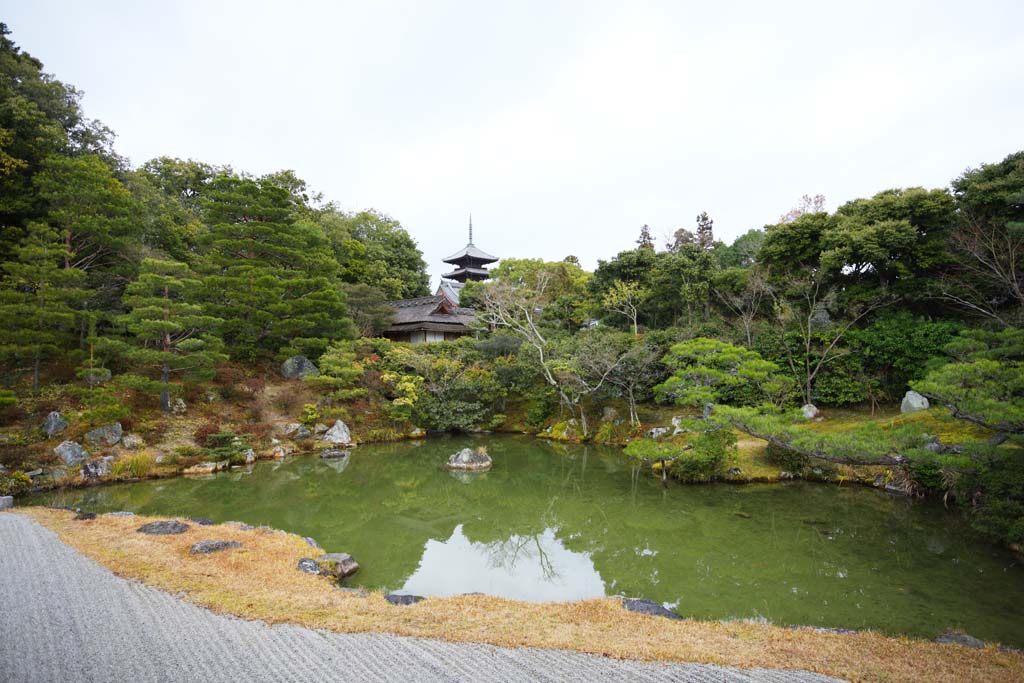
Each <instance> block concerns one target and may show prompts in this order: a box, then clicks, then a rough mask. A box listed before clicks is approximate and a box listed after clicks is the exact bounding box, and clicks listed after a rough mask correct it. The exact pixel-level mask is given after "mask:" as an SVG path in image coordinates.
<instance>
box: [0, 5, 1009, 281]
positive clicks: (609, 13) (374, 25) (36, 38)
mask: <svg viewBox="0 0 1024 683" xmlns="http://www.w3.org/2000/svg"><path fill="white" fill-rule="evenodd" d="M4 4H5V5H6V7H5V8H4V10H3V13H2V16H0V20H2V21H5V22H6V23H7V24H8V25H9V27H10V28H11V29H12V31H13V36H12V37H13V39H14V40H15V41H16V42H17V43H18V44H19V45H20V46H21V47H22V48H23V49H25V50H27V51H29V52H30V53H32V54H33V55H35V56H36V57H38V58H39V59H41V60H42V61H43V63H44V64H45V67H46V70H47V71H49V72H51V73H54V74H55V75H56V76H57V77H58V78H60V79H61V80H63V81H65V82H68V83H72V84H74V85H75V86H77V87H78V88H80V89H81V90H83V91H84V92H85V98H84V106H85V110H86V113H87V114H88V115H89V116H91V117H95V118H99V119H101V120H102V121H104V122H105V123H106V124H108V125H109V126H111V127H112V128H113V129H114V130H115V131H116V132H117V134H118V143H117V147H118V150H119V151H120V152H121V153H122V154H124V155H126V156H128V157H129V158H130V159H131V161H132V163H134V164H139V163H142V162H144V161H146V160H147V159H150V158H152V157H155V156H160V155H168V156H176V157H181V158H193V159H199V160H202V161H207V162H211V163H217V164H230V165H232V166H234V167H235V168H236V169H239V170H246V171H250V172H253V173H257V174H259V173H265V172H269V171H274V170H279V169H285V168H290V169H294V170H295V171H296V172H297V173H298V174H299V175H300V176H301V177H303V178H304V179H306V180H307V181H308V183H309V184H310V186H311V187H312V188H313V189H315V190H318V191H321V192H323V193H324V194H325V195H326V197H327V198H329V199H332V200H334V201H336V202H337V203H338V204H339V205H340V206H341V207H343V208H347V209H358V208H368V207H373V208H376V209H379V210H381V211H384V212H385V213H388V214H390V215H392V216H394V217H395V218H397V219H399V220H400V221H401V222H402V224H403V225H404V226H405V227H406V228H407V229H408V230H409V231H410V233H411V234H412V235H413V237H414V238H415V239H416V240H417V242H418V243H419V245H420V247H421V248H422V249H423V251H424V255H425V257H426V259H427V263H428V266H429V268H430V272H431V275H432V276H433V277H434V280H435V282H436V280H437V276H438V275H439V273H440V272H441V265H442V264H441V263H440V259H441V258H443V257H444V256H446V255H448V254H449V253H450V252H453V251H455V250H457V249H459V248H461V247H462V246H463V245H464V243H465V241H466V238H465V228H466V221H467V215H468V214H469V213H470V212H472V214H473V222H474V225H475V228H476V231H475V232H476V240H475V241H476V243H477V245H478V246H479V247H481V248H482V249H485V250H487V251H489V252H491V253H493V254H496V255H499V256H504V257H510V256H515V257H543V258H545V259H549V260H553V259H561V258H563V257H564V256H566V255H567V254H575V255H577V256H579V257H580V259H581V260H582V262H583V264H584V266H585V267H588V268H593V267H594V266H595V265H596V262H597V259H598V258H610V257H611V256H613V255H614V254H615V253H617V252H618V251H620V250H622V249H627V248H631V247H632V246H633V245H634V240H635V239H636V236H637V234H638V232H639V229H640V226H641V225H643V224H645V223H646V224H648V225H650V226H651V228H652V230H653V232H654V234H655V235H656V236H657V237H659V238H661V237H662V236H666V235H668V234H669V233H671V232H672V231H673V230H675V229H676V228H678V227H692V226H693V223H694V217H695V216H696V214H697V213H699V212H700V211H707V212H708V213H709V214H710V215H711V217H712V218H713V219H714V220H715V229H716V233H717V235H718V237H719V238H720V239H724V240H726V241H730V240H731V239H732V238H734V237H736V236H737V235H739V234H741V233H743V232H745V231H746V230H748V229H750V228H755V227H761V226H763V225H764V224H765V223H771V222H774V221H775V220H776V219H777V218H778V216H779V215H780V214H782V213H784V212H786V211H787V210H788V209H789V208H790V207H792V206H793V205H794V204H795V203H796V202H797V200H798V199H799V197H800V196H801V195H803V194H805V193H809V194H815V193H822V194H824V195H825V196H826V197H827V199H828V206H829V208H830V209H834V208H835V207H836V206H838V205H839V204H841V203H843V202H845V201H847V200H849V199H853V198H856V197H862V196H870V195H871V194H873V193H875V192H877V191H879V190H882V189H886V188H889V187H905V186H912V185H923V186H926V187H943V186H946V185H947V184H948V182H949V181H950V180H951V179H952V178H953V177H955V176H956V175H958V174H959V173H960V172H961V171H963V170H964V169H965V168H967V167H969V166H976V165H978V164H979V163H982V162H994V161H999V160H1001V159H1002V158H1004V157H1005V156H1006V155H1007V154H1009V153H1011V152H1014V151H1018V150H1021V149H1024V2H1021V1H1020V0H1006V1H1003V2H985V1H983V0H971V1H970V2H965V1H963V0H960V1H958V2H900V1H899V0H888V1H887V2H867V1H864V0H859V1H858V2H847V3H831V2H820V1H819V2H806V3H787V2H763V1H761V2H743V3H741V2H707V1H703V2H682V1H676V2H671V1H670V2H661V3H658V2H622V3H606V2H598V1H594V0H589V1H586V2H554V1H552V0H546V1H542V2H527V1H519V2H504V3H497V2H486V1H483V0H476V1H466V2H440V1H439V2H410V3H391V2H367V1H366V0H363V1H362V2H358V3H348V2H326V1H325V2H302V1H292V2H266V3H263V2H254V1H248V2H216V1H213V0H210V1H203V2H186V1H183V0H179V1H177V2H160V3H156V2H143V1H132V2H101V1H93V2H80V1H70V0H69V1H64V2H56V1H50V0H31V1H25V0H22V1H20V2H18V1H11V0H8V1H7V2H5V3H4ZM840 4H841V5H842V6H840ZM659 241H661V240H660V239H659Z"/></svg>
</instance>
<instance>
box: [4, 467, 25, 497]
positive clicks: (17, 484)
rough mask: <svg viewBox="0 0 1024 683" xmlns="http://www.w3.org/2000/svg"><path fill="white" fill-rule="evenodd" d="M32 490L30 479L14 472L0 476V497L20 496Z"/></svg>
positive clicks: (22, 473) (21, 473)
mask: <svg viewBox="0 0 1024 683" xmlns="http://www.w3.org/2000/svg"><path fill="white" fill-rule="evenodd" d="M30 488H32V478H31V477H29V476H28V475H27V474H25V473H24V472H19V471H17V470H15V471H14V472H10V473H8V474H0V496H20V495H21V494H23V493H25V492H27V491H28V490H29V489H30Z"/></svg>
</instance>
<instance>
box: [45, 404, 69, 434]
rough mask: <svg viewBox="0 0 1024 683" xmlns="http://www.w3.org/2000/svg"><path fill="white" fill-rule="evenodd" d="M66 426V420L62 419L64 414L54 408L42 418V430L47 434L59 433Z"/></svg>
mask: <svg viewBox="0 0 1024 683" xmlns="http://www.w3.org/2000/svg"><path fill="white" fill-rule="evenodd" d="M67 428H68V421H67V420H65V419H64V416H63V415H61V414H60V412H59V411H56V410H54V411H53V412H51V413H50V414H49V415H47V416H46V419H45V420H43V431H44V432H46V435H47V436H53V435H54V434H59V433H61V432H63V431H64V430H65V429H67Z"/></svg>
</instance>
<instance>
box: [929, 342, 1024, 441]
mask: <svg viewBox="0 0 1024 683" xmlns="http://www.w3.org/2000/svg"><path fill="white" fill-rule="evenodd" d="M946 350H947V352H948V353H949V354H950V355H951V356H953V357H954V358H956V359H958V360H955V361H954V362H951V363H947V364H946V365H943V366H942V367H940V368H938V369H936V370H933V371H932V372H929V373H928V375H927V376H926V377H925V378H924V379H923V380H920V381H917V382H913V383H912V386H913V387H914V389H915V390H917V391H919V392H920V393H922V394H924V395H925V396H927V397H929V398H930V399H931V400H932V401H935V402H937V403H940V404H942V405H945V406H947V407H948V408H949V409H950V411H951V413H952V414H953V416H954V417H959V418H963V419H966V420H969V421H971V422H974V423H975V424H978V425H981V426H984V427H987V428H989V429H992V430H994V431H996V432H1004V433H1008V434H1024V330H1021V329H1017V328H1008V329H1005V330H1001V331H998V332H986V331H983V330H970V331H966V332H964V333H962V334H961V336H960V337H959V338H957V339H955V340H954V341H952V342H950V343H949V344H948V345H947V347H946Z"/></svg>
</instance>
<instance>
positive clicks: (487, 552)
mask: <svg viewBox="0 0 1024 683" xmlns="http://www.w3.org/2000/svg"><path fill="white" fill-rule="evenodd" d="M398 592H400V593H411V594H415V595H435V596H447V595H459V594H461V593H486V594H488V595H497V596H500V597H504V598H515V599H518V600H531V601H535V602H543V601H548V600H580V599H582V598H593V597H600V596H603V595H604V594H605V590H604V580H603V579H601V575H600V574H599V573H598V572H597V569H596V568H595V567H594V562H593V560H592V559H591V558H590V554H589V553H580V552H574V551H572V550H569V549H568V548H566V547H565V545H563V544H562V541H560V540H559V539H558V538H556V537H555V530H554V529H550V528H549V529H545V530H544V532H543V533H541V534H539V535H531V536H518V535H514V536H510V537H509V538H508V539H506V540H503V541H495V542H492V543H475V542H473V541H471V540H469V538H467V537H466V534H465V533H464V532H463V528H462V525H461V524H459V525H458V526H456V527H455V531H454V532H452V535H451V537H450V538H449V539H448V540H447V541H436V540H433V539H431V540H429V541H427V543H426V545H425V546H424V548H423V557H422V558H421V559H420V564H419V566H418V567H417V568H416V571H415V572H413V574H412V576H410V577H409V578H408V579H407V580H406V582H405V585H404V586H402V589H401V590H400V591H398Z"/></svg>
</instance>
